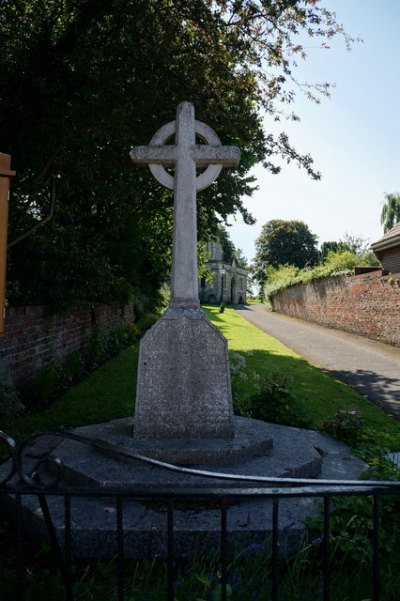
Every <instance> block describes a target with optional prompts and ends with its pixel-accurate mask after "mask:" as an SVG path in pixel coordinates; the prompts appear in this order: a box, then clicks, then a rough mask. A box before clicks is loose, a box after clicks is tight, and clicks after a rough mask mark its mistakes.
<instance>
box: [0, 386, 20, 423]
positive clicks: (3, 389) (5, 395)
mask: <svg viewBox="0 0 400 601" xmlns="http://www.w3.org/2000/svg"><path fill="white" fill-rule="evenodd" d="M23 408H24V406H23V404H22V403H21V400H20V398H19V396H18V394H17V391H16V390H15V388H14V386H6V385H5V384H0V416H1V417H12V416H14V415H17V414H18V413H19V412H20V411H22V410H23Z"/></svg>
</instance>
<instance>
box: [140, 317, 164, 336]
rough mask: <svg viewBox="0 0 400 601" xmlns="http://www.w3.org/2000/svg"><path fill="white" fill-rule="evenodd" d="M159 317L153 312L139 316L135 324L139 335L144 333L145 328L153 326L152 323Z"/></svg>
mask: <svg viewBox="0 0 400 601" xmlns="http://www.w3.org/2000/svg"><path fill="white" fill-rule="evenodd" d="M159 318H160V317H159V315H156V314H155V313H147V315H144V316H143V317H141V318H140V319H139V321H138V322H137V324H136V325H137V329H138V334H139V336H143V334H145V333H146V332H147V330H149V329H150V328H151V327H152V326H154V324H155V323H156V321H158V320H159Z"/></svg>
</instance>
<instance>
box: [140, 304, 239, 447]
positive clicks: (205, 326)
mask: <svg viewBox="0 0 400 601" xmlns="http://www.w3.org/2000/svg"><path fill="white" fill-rule="evenodd" d="M233 436H234V424H233V411H232V396H231V382H230V370H229V359H228V349H227V344H226V340H225V338H224V337H223V336H222V334H221V333H220V332H219V330H218V329H217V328H216V327H215V326H214V325H213V324H212V323H211V322H210V321H209V320H208V319H207V317H206V315H205V313H204V312H203V311H202V310H201V309H193V308H192V309H184V308H170V309H168V311H166V312H165V314H164V315H163V317H162V318H161V319H160V320H159V321H158V322H157V323H156V324H155V325H154V326H153V327H152V328H151V329H150V330H149V331H148V332H146V334H145V336H144V337H143V339H142V340H141V343H140V351H139V363H138V383H137V392H136V405H135V429H134V437H135V438H138V439H142V438H144V439H146V438H151V439H154V438H161V439H168V438H172V439H187V438H201V439H205V438H216V439H218V438H219V439H221V438H223V439H229V438H233Z"/></svg>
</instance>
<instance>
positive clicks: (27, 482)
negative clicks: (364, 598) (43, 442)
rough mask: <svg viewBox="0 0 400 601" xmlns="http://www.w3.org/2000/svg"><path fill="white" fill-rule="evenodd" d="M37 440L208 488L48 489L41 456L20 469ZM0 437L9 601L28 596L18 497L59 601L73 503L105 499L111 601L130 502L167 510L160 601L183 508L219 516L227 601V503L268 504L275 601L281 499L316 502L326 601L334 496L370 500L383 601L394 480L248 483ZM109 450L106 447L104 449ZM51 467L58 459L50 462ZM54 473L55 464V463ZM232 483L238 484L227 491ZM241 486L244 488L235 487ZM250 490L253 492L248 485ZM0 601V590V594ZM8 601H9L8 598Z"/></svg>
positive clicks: (121, 581) (375, 571)
mask: <svg viewBox="0 0 400 601" xmlns="http://www.w3.org/2000/svg"><path fill="white" fill-rule="evenodd" d="M43 435H51V436H60V437H63V438H68V439H71V440H75V441H78V442H81V443H83V444H90V445H92V446H94V447H99V448H100V447H101V448H102V449H103V450H112V451H113V453H117V452H118V453H119V454H120V455H121V456H125V457H130V458H133V457H134V458H135V459H136V460H138V461H143V462H146V463H148V464H153V465H156V466H158V467H163V468H165V469H168V470H173V471H176V472H180V473H186V474H187V473H189V474H191V475H199V476H202V477H208V478H210V486H209V487H205V486H202V487H200V488H196V487H192V488H185V489H184V490H182V488H179V487H174V488H168V489H166V488H165V487H163V488H151V490H149V488H148V487H144V486H141V487H140V486H136V487H132V486H124V487H121V488H119V487H118V488H116V487H113V488H111V487H107V488H103V487H99V486H96V487H94V486H92V487H88V486H69V485H67V484H64V483H62V482H61V481H58V482H57V481H56V480H55V481H54V482H52V483H51V484H49V483H47V484H46V483H42V482H41V479H40V476H39V471H38V466H39V464H41V463H43V462H44V461H45V460H46V458H45V457H41V458H40V459H39V460H38V461H37V463H36V465H35V466H33V468H32V469H31V470H30V471H29V472H28V473H27V472H26V471H24V452H25V450H26V448H27V447H29V445H30V444H31V442H32V441H33V439H34V438H36V437H38V436H43ZM0 438H1V439H2V440H3V441H5V442H6V444H7V445H8V447H9V449H10V456H11V457H10V460H9V463H8V464H7V465H6V466H5V467H4V466H3V472H4V473H3V475H2V476H1V477H2V479H1V480H0V500H1V499H5V498H7V499H8V500H10V499H11V501H12V504H13V505H12V506H13V512H14V523H15V548H16V550H15V573H16V580H15V599H16V601H20V600H22V599H24V598H25V595H26V594H27V591H26V588H25V586H24V551H23V541H24V537H25V533H24V520H25V518H24V499H25V498H27V497H29V498H32V497H34V498H37V500H38V503H39V506H40V511H41V515H42V517H43V521H44V524H45V526H46V531H47V535H48V540H49V542H50V545H51V549H52V553H53V557H54V558H55V559H56V562H57V565H58V568H59V572H60V575H61V578H62V582H63V589H64V594H65V599H66V601H74V598H75V597H74V576H73V573H74V571H73V563H74V560H75V557H74V546H73V539H74V532H73V524H72V517H73V515H72V513H73V512H72V502H73V500H75V499H107V502H108V505H110V502H111V501H112V507H113V512H114V513H115V528H114V529H113V531H114V534H115V549H116V567H117V569H116V590H117V599H118V601H125V600H126V565H127V561H128V558H127V554H126V549H125V529H124V522H125V516H126V514H127V512H128V511H129V503H130V502H134V501H139V502H141V503H153V504H154V503H156V504H159V505H160V506H163V507H165V508H166V523H167V524H166V555H165V565H166V597H165V598H166V599H167V601H174V599H175V593H176V591H175V576H176V574H175V572H176V562H175V559H176V553H175V537H176V528H175V524H174V521H175V516H176V512H177V511H180V510H181V507H182V503H189V504H190V503H193V502H194V501H195V502H196V504H197V505H199V504H200V505H201V506H204V509H206V508H207V507H210V506H211V507H212V508H213V510H214V511H215V510H217V511H218V512H219V514H220V519H219V528H218V529H219V539H220V543H219V547H220V548H219V586H220V588H219V590H220V597H219V598H220V599H221V601H227V600H228V595H229V599H232V600H234V595H233V594H232V591H231V590H230V589H229V585H228V579H229V562H230V542H229V531H228V516H229V511H230V508H231V507H232V505H233V504H235V503H239V502H243V501H250V500H270V501H271V525H270V547H269V549H268V557H269V562H268V570H269V582H270V589H269V593H268V594H269V596H268V599H271V601H279V600H280V578H281V563H282V558H281V552H280V540H279V539H280V526H279V516H280V509H281V503H282V502H283V501H284V500H286V499H301V498H306V499H311V498H315V499H321V501H322V524H323V529H322V533H321V534H320V535H319V538H318V544H319V550H320V557H321V565H322V569H321V574H322V591H321V595H320V599H321V601H322V600H323V601H329V599H330V598H331V596H330V593H331V586H330V579H331V576H332V569H333V566H332V564H331V555H330V536H331V533H330V521H331V514H332V501H333V500H334V499H335V498H337V497H354V498H357V497H371V499H372V513H371V515H372V527H371V548H372V554H371V556H372V559H371V565H370V573H371V595H372V599H373V601H382V597H381V581H380V571H381V570H380V567H381V566H380V554H381V549H380V536H379V534H380V533H379V526H380V519H381V517H380V499H381V497H383V496H386V495H398V494H400V483H399V482H392V481H390V482H386V481H354V480H352V481H340V480H308V479H294V478H268V477H264V478H263V477H252V476H247V475H242V476H238V475H234V474H226V473H218V472H211V471H205V470H195V469H189V468H185V467H178V466H172V465H170V464H166V463H164V462H161V461H157V460H152V459H149V458H147V457H143V456H140V455H136V454H134V453H130V452H127V451H124V450H120V449H117V448H116V447H113V445H104V444H103V443H101V442H100V441H98V440H90V439H88V438H86V437H82V436H78V435H75V434H71V433H57V432H43V433H39V434H35V435H33V436H31V437H29V438H28V439H27V440H26V441H24V442H23V443H22V444H20V445H16V443H15V442H14V441H13V439H12V438H11V437H8V436H6V435H5V434H3V433H0ZM111 447H113V448H112V449H111ZM56 463H57V461H56ZM59 467H60V474H61V473H62V469H61V468H62V465H61V463H60V464H59ZM216 478H217V479H218V481H219V483H218V486H216V485H213V479H216ZM221 480H226V481H229V487H225V486H221V484H220V482H221ZM232 481H237V485H235V486H232ZM241 483H243V484H242V485H241ZM250 485H252V486H250ZM54 498H57V499H58V500H59V502H61V503H62V504H63V516H64V517H63V525H62V528H61V532H62V536H60V532H57V528H56V526H55V524H54V519H53V517H52V512H51V510H50V509H49V502H51V499H54ZM0 598H1V591H0ZM7 601H8V600H7Z"/></svg>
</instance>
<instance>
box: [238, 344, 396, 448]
mask: <svg viewBox="0 0 400 601" xmlns="http://www.w3.org/2000/svg"><path fill="white" fill-rule="evenodd" d="M240 354H241V355H242V356H243V357H244V358H245V361H246V367H245V371H246V376H245V377H243V376H240V374H239V375H233V378H232V379H233V382H234V386H236V387H238V388H237V391H238V393H239V395H240V396H241V397H244V396H245V395H249V396H251V395H252V390H251V387H252V385H253V384H252V382H254V380H253V379H252V378H251V373H252V372H255V373H257V374H259V375H260V376H261V377H262V376H263V375H270V374H272V373H273V372H280V373H283V374H285V375H287V376H290V378H291V379H292V385H291V393H292V395H293V397H294V398H295V399H296V400H297V401H298V402H299V403H300V404H301V406H302V407H303V409H304V410H305V411H306V413H307V415H309V416H310V419H311V422H312V426H313V427H314V428H321V427H322V424H323V422H324V421H326V419H328V418H331V417H333V416H334V415H335V414H336V413H337V411H339V410H352V409H357V410H359V411H361V413H362V414H363V416H364V418H365V421H366V426H367V427H368V428H370V429H371V431H373V432H375V433H376V437H377V440H378V439H379V440H380V441H381V442H382V443H385V444H395V446H398V444H399V443H400V424H399V422H398V421H395V420H393V418H392V417H390V416H389V415H386V414H385V412H384V411H383V410H382V409H383V407H382V406H381V402H380V401H379V402H378V401H373V400H372V399H371V402H370V400H369V399H366V398H364V396H367V395H364V396H361V395H360V392H361V390H360V388H359V386H360V385H361V384H360V383H361V382H363V383H364V384H363V385H364V387H365V388H364V389H363V391H364V390H365V391H366V390H367V389H368V391H369V392H370V394H372V392H371V391H374V392H375V396H376V397H378V395H379V394H382V389H383V388H384V387H390V386H392V387H393V386H394V385H395V381H394V379H393V380H392V379H390V378H382V376H378V375H377V374H374V373H372V372H362V373H356V374H352V373H351V372H348V373H336V372H335V373H333V372H325V371H321V370H320V369H318V368H317V367H315V366H313V365H311V364H310V363H308V361H306V360H305V359H303V358H301V357H293V356H287V355H281V354H279V353H275V352H269V351H267V350H254V351H248V352H242V353H240ZM232 355H234V352H233V353H231V356H232ZM346 376H347V377H348V379H349V380H350V379H353V380H352V385H351V387H350V386H349V385H348V383H350V382H348V383H347V382H345V381H344V380H345V377H346ZM356 381H357V382H359V384H358V385H357V386H356ZM356 388H357V390H356ZM397 398H399V392H398V391H397ZM266 402H268V399H267V398H266ZM385 409H386V412H389V413H390V415H394V414H395V410H394V409H393V407H392V406H391V407H390V408H389V409H390V411H388V407H386V408H385ZM398 415H399V417H400V402H399V414H398Z"/></svg>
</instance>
